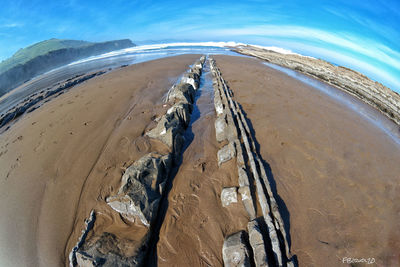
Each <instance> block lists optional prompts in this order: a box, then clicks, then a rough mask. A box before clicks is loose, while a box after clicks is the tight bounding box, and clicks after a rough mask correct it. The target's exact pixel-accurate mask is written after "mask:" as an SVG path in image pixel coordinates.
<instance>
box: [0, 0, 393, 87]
mask: <svg viewBox="0 0 400 267" xmlns="http://www.w3.org/2000/svg"><path fill="white" fill-rule="evenodd" d="M0 4H1V8H0V60H3V59H5V58H7V57H9V56H11V55H12V54H13V53H14V52H15V51H17V50H18V49H19V48H21V47H25V46H27V45H30V44H32V43H35V42H39V41H42V40H44V39H50V38H65V39H81V40H89V41H104V40H110V39H120V38H130V39H131V40H132V41H134V42H137V41H145V40H164V39H173V40H176V41H180V40H182V41H237V42H245V43H251V44H259V45H266V46H279V47H282V48H286V49H290V50H292V51H294V52H297V53H301V54H305V55H309V56H314V57H318V58H322V59H325V60H328V61H330V62H333V63H335V64H339V65H343V66H347V67H350V68H353V69H355V70H358V71H360V72H362V73H364V74H366V75H367V76H369V77H370V78H372V79H374V80H377V81H379V82H382V83H383V84H385V85H387V86H389V87H391V88H392V89H393V90H396V91H400V27H399V25H400V1H399V0H388V1H369V0H353V1H348V0H346V1H343V0H336V1H316V0H314V1H276V0H275V1H258V0H253V1H216V0H214V1H207V0H206V1H204V0H203V1H198V0H197V1H192V0H186V1H172V0H167V1H146V0H141V1H133V0H129V1H128V0H113V1H106V0H97V1H83V0H80V1H78V0H69V1H57V0H53V1H48V0H31V1H27V0H13V1H9V0H0Z"/></svg>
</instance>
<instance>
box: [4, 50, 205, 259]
mask: <svg viewBox="0 0 400 267" xmlns="http://www.w3.org/2000/svg"><path fill="white" fill-rule="evenodd" d="M198 57H199V56H193V55H188V56H178V57H174V58H167V59H162V60H159V61H152V62H145V63H141V64H137V65H133V66H131V67H127V68H124V69H120V70H118V71H115V72H112V73H109V74H107V75H105V76H101V77H97V78H95V79H93V80H92V81H90V82H88V83H85V84H82V85H80V86H79V87H76V88H73V89H71V90H70V91H69V92H68V93H66V94H65V95H62V96H60V97H58V98H56V99H54V100H53V101H51V102H49V103H46V104H45V105H43V107H41V108H39V109H37V110H35V111H34V112H32V113H30V114H28V115H26V116H25V117H23V119H21V120H20V121H18V122H17V123H16V124H15V125H13V127H11V128H10V129H9V130H8V131H6V132H5V133H3V134H2V135H1V136H0V148H1V150H0V151H1V152H0V155H1V156H0V160H1V162H0V164H1V168H0V172H1V174H0V177H2V179H1V181H0V182H1V186H0V190H1V193H0V194H1V195H2V196H3V201H2V202H1V205H0V212H1V213H2V216H1V219H0V221H1V222H0V225H1V227H2V228H1V230H0V243H1V246H0V258H1V259H2V260H3V262H2V265H5V266H15V265H17V266H63V265H64V264H67V259H66V258H65V255H68V253H69V251H68V253H67V252H66V251H67V250H68V246H66V243H67V240H68V238H69V237H70V235H71V232H72V230H73V226H74V223H75V222H81V223H82V222H83V220H84V218H86V217H87V216H88V214H89V212H90V209H92V208H93V207H94V206H95V204H96V202H97V199H101V198H103V197H104V195H107V194H108V192H109V191H110V190H111V189H112V181H113V179H114V182H117V181H119V179H120V175H121V172H122V169H121V168H122V167H123V166H124V163H125V165H126V164H127V163H129V162H130V161H132V160H135V159H136V158H137V157H138V155H139V154H140V153H144V152H140V151H142V150H144V149H146V147H147V145H148V144H147V143H146V142H143V143H139V142H137V143H134V144H132V143H131V142H130V140H132V139H134V138H135V137H137V136H140V135H141V134H142V132H143V130H144V129H145V127H146V126H147V124H148V123H149V122H151V117H152V116H154V115H155V114H154V113H155V112H157V106H161V107H162V96H163V95H164V94H165V93H166V92H167V90H168V89H169V87H170V86H171V85H172V84H173V83H175V82H176V80H177V79H178V78H179V76H180V75H181V74H182V73H183V72H184V71H185V70H186V69H187V68H188V65H189V64H192V63H193V62H194V60H195V59H196V58H198ZM110 152H111V153H110ZM104 170H106V172H104ZM99 173H101V175H100V176H99ZM105 173H108V175H106V176H105ZM93 179H94V180H95V181H93ZM102 179H105V181H107V185H105V184H104V183H102V182H101V180H102ZM99 180H100V181H99ZM103 182H104V181H103ZM109 182H110V185H109ZM93 184H94V185H93ZM88 185H90V186H91V187H88ZM99 189H101V190H99ZM80 199H84V202H83V201H81V200H80ZM79 204H80V206H79V209H78V210H77V208H78V205H79ZM87 210H89V211H87ZM76 231H77V232H80V229H77V230H76ZM72 242H73V243H75V242H76V240H74V241H72ZM70 248H71V247H69V249H70Z"/></svg>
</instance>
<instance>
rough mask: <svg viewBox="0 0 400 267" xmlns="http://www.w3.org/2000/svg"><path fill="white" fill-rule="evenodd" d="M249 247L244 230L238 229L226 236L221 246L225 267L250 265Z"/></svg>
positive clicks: (245, 266) (247, 266)
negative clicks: (238, 230)
mask: <svg viewBox="0 0 400 267" xmlns="http://www.w3.org/2000/svg"><path fill="white" fill-rule="evenodd" d="M249 255H250V253H249V248H248V241H247V236H246V232H244V231H240V232H237V233H235V234H233V235H230V236H228V237H227V238H226V239H225V241H224V245H223V247H222V257H223V260H224V266H225V267H235V266H243V267H250V266H251V265H250V257H249Z"/></svg>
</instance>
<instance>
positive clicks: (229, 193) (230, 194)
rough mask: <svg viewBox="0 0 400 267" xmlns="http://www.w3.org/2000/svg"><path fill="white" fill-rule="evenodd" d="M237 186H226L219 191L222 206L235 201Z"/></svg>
mask: <svg viewBox="0 0 400 267" xmlns="http://www.w3.org/2000/svg"><path fill="white" fill-rule="evenodd" d="M236 191H237V188H236V187H226V188H223V189H222V192H221V203H222V206H223V207H227V206H229V205H230V204H231V203H237V192H236Z"/></svg>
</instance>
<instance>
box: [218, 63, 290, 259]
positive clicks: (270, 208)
mask: <svg viewBox="0 0 400 267" xmlns="http://www.w3.org/2000/svg"><path fill="white" fill-rule="evenodd" d="M211 70H212V73H213V76H214V82H213V84H214V90H215V94H214V105H215V111H216V114H217V118H216V128H217V126H218V125H217V123H219V121H221V120H223V121H226V122H227V127H225V129H226V130H225V135H226V139H227V141H228V144H227V145H225V146H223V147H222V148H221V149H220V150H219V151H218V155H217V156H218V164H219V165H221V164H223V163H224V162H226V161H229V160H232V159H234V158H235V157H236V164H237V170H238V184H239V186H240V187H239V190H238V192H239V193H240V194H241V198H242V200H243V205H244V208H245V210H246V211H247V212H248V215H249V218H250V220H251V222H252V223H251V224H250V225H249V233H251V234H252V243H251V244H252V248H253V255H254V262H256V265H257V266H268V263H267V262H271V264H269V265H271V266H291V265H292V264H293V262H292V256H291V254H290V249H289V245H288V242H287V233H286V230H285V225H284V223H283V220H282V217H281V215H280V213H279V209H278V205H277V203H276V200H275V196H274V194H273V193H272V190H271V186H270V182H269V180H268V177H267V174H266V171H265V169H264V165H263V163H262V160H261V158H260V156H259V155H258V153H257V150H256V146H255V141H254V139H253V137H252V134H251V132H250V128H249V126H248V123H247V120H246V118H245V116H244V115H243V112H242V110H241V107H240V105H239V104H238V103H237V102H236V101H234V100H233V98H232V96H233V93H232V91H231V90H230V89H229V87H228V86H227V85H226V83H225V81H224V79H223V78H222V76H221V73H220V71H219V69H218V67H217V66H216V63H215V61H214V60H211ZM221 109H222V110H221ZM216 135H217V136H216V137H217V140H221V139H222V138H221V136H223V133H221V130H219V129H218V131H217V129H216ZM224 138H225V137H224ZM250 179H251V181H250ZM252 183H254V184H255V188H256V192H251V188H252V187H251V184H252ZM264 188H265V189H266V190H264ZM265 191H266V192H265ZM252 195H257V199H258V202H259V205H260V207H261V212H262V215H263V216H262V218H261V219H262V220H263V222H264V223H265V225H266V233H264V236H262V237H263V238H265V239H266V240H268V244H267V245H266V246H263V245H262V244H261V240H262V239H260V234H261V231H260V230H259V227H258V223H257V222H255V221H254V219H255V217H256V205H255V203H254V200H253V197H252ZM250 230H251V231H250ZM228 238H229V237H228ZM226 241H227V239H226ZM224 248H225V246H224ZM260 249H264V251H263V252H262V253H261V252H260ZM266 250H268V251H266ZM224 251H225V250H224ZM224 253H225V252H224ZM266 255H273V257H271V258H270V259H267V256H266ZM226 257H228V258H229V257H233V256H232V255H226ZM224 258H225V256H224ZM235 266H236V265H235Z"/></svg>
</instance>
